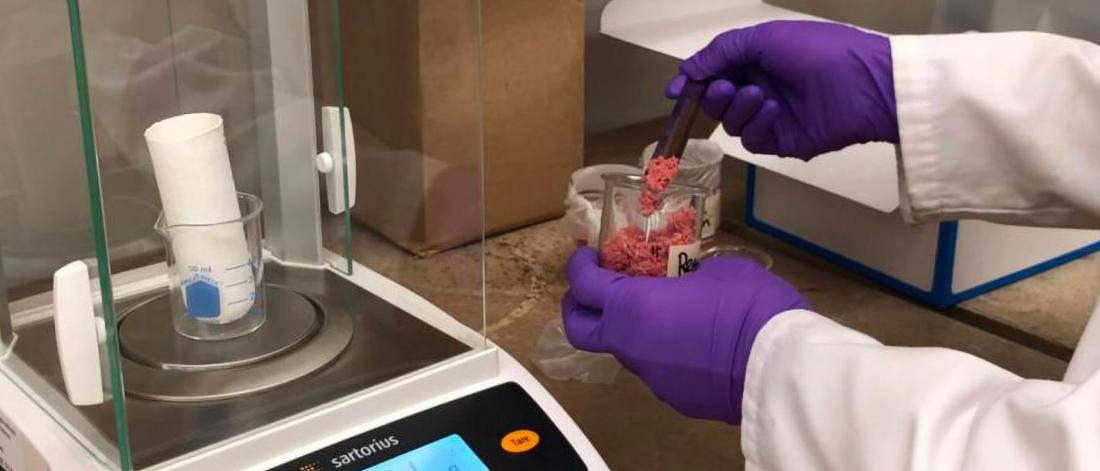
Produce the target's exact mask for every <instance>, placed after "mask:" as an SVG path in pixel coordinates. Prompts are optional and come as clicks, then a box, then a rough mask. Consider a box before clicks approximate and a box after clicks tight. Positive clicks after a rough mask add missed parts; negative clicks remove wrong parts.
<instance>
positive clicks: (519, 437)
mask: <svg viewBox="0 0 1100 471" xmlns="http://www.w3.org/2000/svg"><path fill="white" fill-rule="evenodd" d="M538 445H539V434H537V433H535V431H534V430H524V429H520V430H516V431H513V432H511V433H509V434H508V435H505V436H504V438H502V439H500V447H501V448H503V449H504V451H507V452H508V453H523V452H526V451H531V449H532V448H535V447H536V446H538Z"/></svg>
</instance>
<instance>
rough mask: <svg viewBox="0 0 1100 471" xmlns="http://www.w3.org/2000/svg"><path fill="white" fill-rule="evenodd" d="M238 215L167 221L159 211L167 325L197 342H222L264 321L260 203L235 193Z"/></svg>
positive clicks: (261, 205) (247, 332)
mask: <svg viewBox="0 0 1100 471" xmlns="http://www.w3.org/2000/svg"><path fill="white" fill-rule="evenodd" d="M237 204H238V205H239V206H240V214H241V215H242V216H241V217H240V218H239V219H233V220H229V221H223V222H218V223H212V224H173V225H169V224H168V223H167V222H166V220H165V217H164V212H163V211H162V212H161V214H160V217H159V218H157V223H156V229H157V232H159V233H160V234H161V236H163V237H164V244H165V250H166V258H167V262H168V281H169V283H168V284H169V290H170V291H169V298H170V302H171V306H172V309H171V310H172V313H171V315H172V325H173V326H174V327H175V329H176V332H177V333H179V334H180V335H183V336H185V337H189V338H192V339H196V340H226V339H231V338H236V337H240V336H242V335H246V334H249V333H251V332H253V331H255V330H256V329H258V328H260V326H261V325H263V323H264V319H265V309H264V294H263V293H264V290H263V224H262V219H261V213H262V211H263V202H262V201H261V200H260V198H258V197H256V196H254V195H250V194H247V193H237Z"/></svg>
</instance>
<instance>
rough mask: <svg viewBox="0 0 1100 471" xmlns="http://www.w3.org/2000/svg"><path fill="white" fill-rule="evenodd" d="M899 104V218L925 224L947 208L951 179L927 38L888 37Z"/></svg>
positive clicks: (896, 96)
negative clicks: (945, 157)
mask: <svg viewBox="0 0 1100 471" xmlns="http://www.w3.org/2000/svg"><path fill="white" fill-rule="evenodd" d="M890 47H891V53H892V56H893V67H894V96H895V99H896V101H897V113H898V134H899V136H900V140H901V144H900V146H899V150H900V152H899V155H898V182H899V188H898V191H899V193H900V202H901V215H902V217H903V218H904V219H905V221H906V222H908V223H918V222H924V221H927V220H930V219H933V218H935V217H936V215H937V214H938V213H939V212H941V211H942V210H943V206H944V200H945V197H946V196H947V195H946V193H945V192H946V191H948V188H947V187H946V186H945V185H944V184H943V182H945V181H947V180H946V179H945V178H944V176H945V175H944V173H945V172H948V171H949V170H948V169H946V168H945V164H946V162H944V161H943V151H942V149H941V148H940V146H939V143H940V142H941V141H942V139H940V136H941V129H940V127H939V126H940V123H941V122H942V119H940V116H941V114H942V112H943V110H942V109H941V104H940V103H939V101H938V100H936V99H935V97H934V96H933V92H934V88H935V83H936V80H937V78H936V72H935V70H936V69H935V64H933V62H932V58H931V57H930V55H929V50H930V48H929V47H928V45H927V40H926V39H925V38H922V37H919V36H893V37H891V38H890Z"/></svg>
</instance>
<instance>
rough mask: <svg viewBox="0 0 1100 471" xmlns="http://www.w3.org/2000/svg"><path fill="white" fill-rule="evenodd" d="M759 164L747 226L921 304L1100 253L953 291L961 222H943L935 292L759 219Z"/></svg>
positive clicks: (978, 291)
mask: <svg viewBox="0 0 1100 471" xmlns="http://www.w3.org/2000/svg"><path fill="white" fill-rule="evenodd" d="M755 208H756V166H755V165H752V164H749V171H748V181H747V182H746V195H745V225H747V226H749V227H751V228H753V229H756V230H758V231H760V232H763V233H764V234H767V235H769V236H772V237H775V238H776V239H779V240H781V241H783V242H786V243H787V244H790V245H792V246H794V247H796V248H798V249H801V250H803V251H805V252H808V253H810V254H811V255H815V256H817V257H820V258H822V259H824V260H827V261H829V262H832V263H834V264H836V265H839V266H841V267H843V268H845V269H848V270H850V271H852V272H854V273H856V274H858V275H861V276H863V277H865V278H868V279H870V280H871V281H874V282H876V283H879V284H882V285H884V286H886V287H888V288H891V289H893V290H896V291H899V292H901V293H902V294H904V295H906V296H908V297H910V298H913V299H915V300H917V301H920V302H922V303H925V304H928V305H931V306H934V307H937V308H943V307H947V306H951V305H953V304H958V303H960V302H962V301H965V300H967V299H971V298H974V297H976V296H979V295H982V294H985V293H987V292H989V291H992V290H994V289H997V288H1000V287H1003V286H1006V285H1009V284H1012V283H1015V282H1017V281H1020V280H1023V279H1025V278H1028V277H1031V276H1035V275H1037V274H1039V273H1042V272H1044V271H1047V270H1050V269H1052V268H1055V267H1058V266H1060V265H1064V264H1066V263H1069V262H1071V261H1073V260H1076V259H1078V258H1081V257H1084V256H1086V255H1089V254H1091V253H1094V252H1100V241H1097V242H1094V243H1092V244H1089V245H1086V246H1084V247H1081V248H1078V249H1074V250H1071V251H1069V252H1066V253H1064V254H1062V255H1059V256H1057V257H1054V258H1052V259H1050V260H1047V261H1045V262H1041V263H1038V264H1035V265H1032V266H1030V267H1028V268H1024V269H1022V270H1019V271H1017V272H1014V273H1011V274H1008V275H1005V276H1002V277H1000V278H997V279H995V280H992V281H989V282H986V283H983V284H981V285H978V286H975V287H973V288H970V289H967V290H964V291H962V292H960V293H952V292H951V284H952V282H953V281H954V280H953V277H954V267H955V252H956V249H957V242H958V231H959V225H958V222H954V221H952V222H945V223H941V224H940V228H939V235H938V240H937V242H936V262H935V263H936V265H935V267H934V269H933V273H934V275H933V279H932V287H933V289H932V291H925V290H922V289H920V288H918V287H916V286H913V285H910V284H908V283H905V282H904V281H901V280H898V279H897V278H894V277H892V276H890V275H887V274H886V273H883V272H881V271H878V270H876V269H874V268H871V267H869V266H867V265H864V264H862V263H860V262H857V261H855V260H852V259H850V258H848V257H846V256H844V255H841V254H840V253H837V252H833V251H832V250H829V249H826V248H824V247H822V246H820V245H817V244H815V243H814V242H810V241H809V240H806V239H803V238H801V237H799V236H796V235H794V234H791V233H789V232H786V231H784V230H782V229H780V228H778V227H775V226H772V225H770V224H768V223H766V222H763V221H761V220H759V219H757V218H756V209H755Z"/></svg>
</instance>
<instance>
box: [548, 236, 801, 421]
mask: <svg viewBox="0 0 1100 471" xmlns="http://www.w3.org/2000/svg"><path fill="white" fill-rule="evenodd" d="M566 271H567V273H566V274H567V276H568V277H569V284H570V291H569V292H567V293H566V294H565V297H564V298H563V299H562V316H563V319H564V322H565V334H566V336H567V337H568V338H569V341H570V342H571V343H572V344H573V346H575V347H577V348H579V349H581V350H589V351H594V352H607V353H611V354H613V355H615V358H617V359H618V360H619V362H621V363H622V364H623V366H624V367H626V368H627V369H628V370H630V371H632V372H634V373H635V374H637V375H638V376H639V377H641V378H642V380H643V381H645V383H646V384H648V385H649V387H650V389H652V390H653V392H654V393H655V394H656V395H657V397H659V398H660V399H661V400H663V401H665V402H667V403H669V404H670V405H671V406H672V407H673V408H675V409H676V410H677V411H679V412H680V413H682V414H684V415H687V416H690V417H696V418H707V419H715V420H722V421H725V422H729V423H731V424H739V423H740V422H741V395H742V393H743V392H744V388H745V369H746V368H747V366H748V361H749V352H750V351H751V350H752V343H753V341H755V339H756V334H757V333H758V332H759V331H760V329H762V328H763V327H764V324H765V323H767V322H768V320H770V319H771V318H772V317H775V316H776V315H777V314H779V313H781V312H784V311H788V310H791V309H804V308H806V307H807V305H806V301H805V300H803V299H802V296H801V295H800V294H798V291H797V290H795V289H794V287H792V286H791V285H790V284H788V283H787V282H786V281H783V280H782V279H780V278H779V277H777V276H775V275H773V274H771V273H770V272H768V271H767V270H765V269H764V268H763V267H761V266H760V265H757V264H756V262H753V261H750V260H748V259H744V258H735V257H715V258H710V259H707V260H704V261H703V262H702V264H701V265H700V267H699V270H697V271H696V272H694V273H690V274H687V275H685V276H682V277H679V278H651V277H636V278H632V277H628V276H626V275H622V274H619V273H616V272H613V271H611V270H607V269H605V268H601V267H600V266H599V262H598V261H597V254H596V251H595V250H593V249H591V248H588V247H581V248H579V249H577V251H576V252H574V253H573V257H572V258H571V259H570V260H569V265H568V267H567V269H566Z"/></svg>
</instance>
